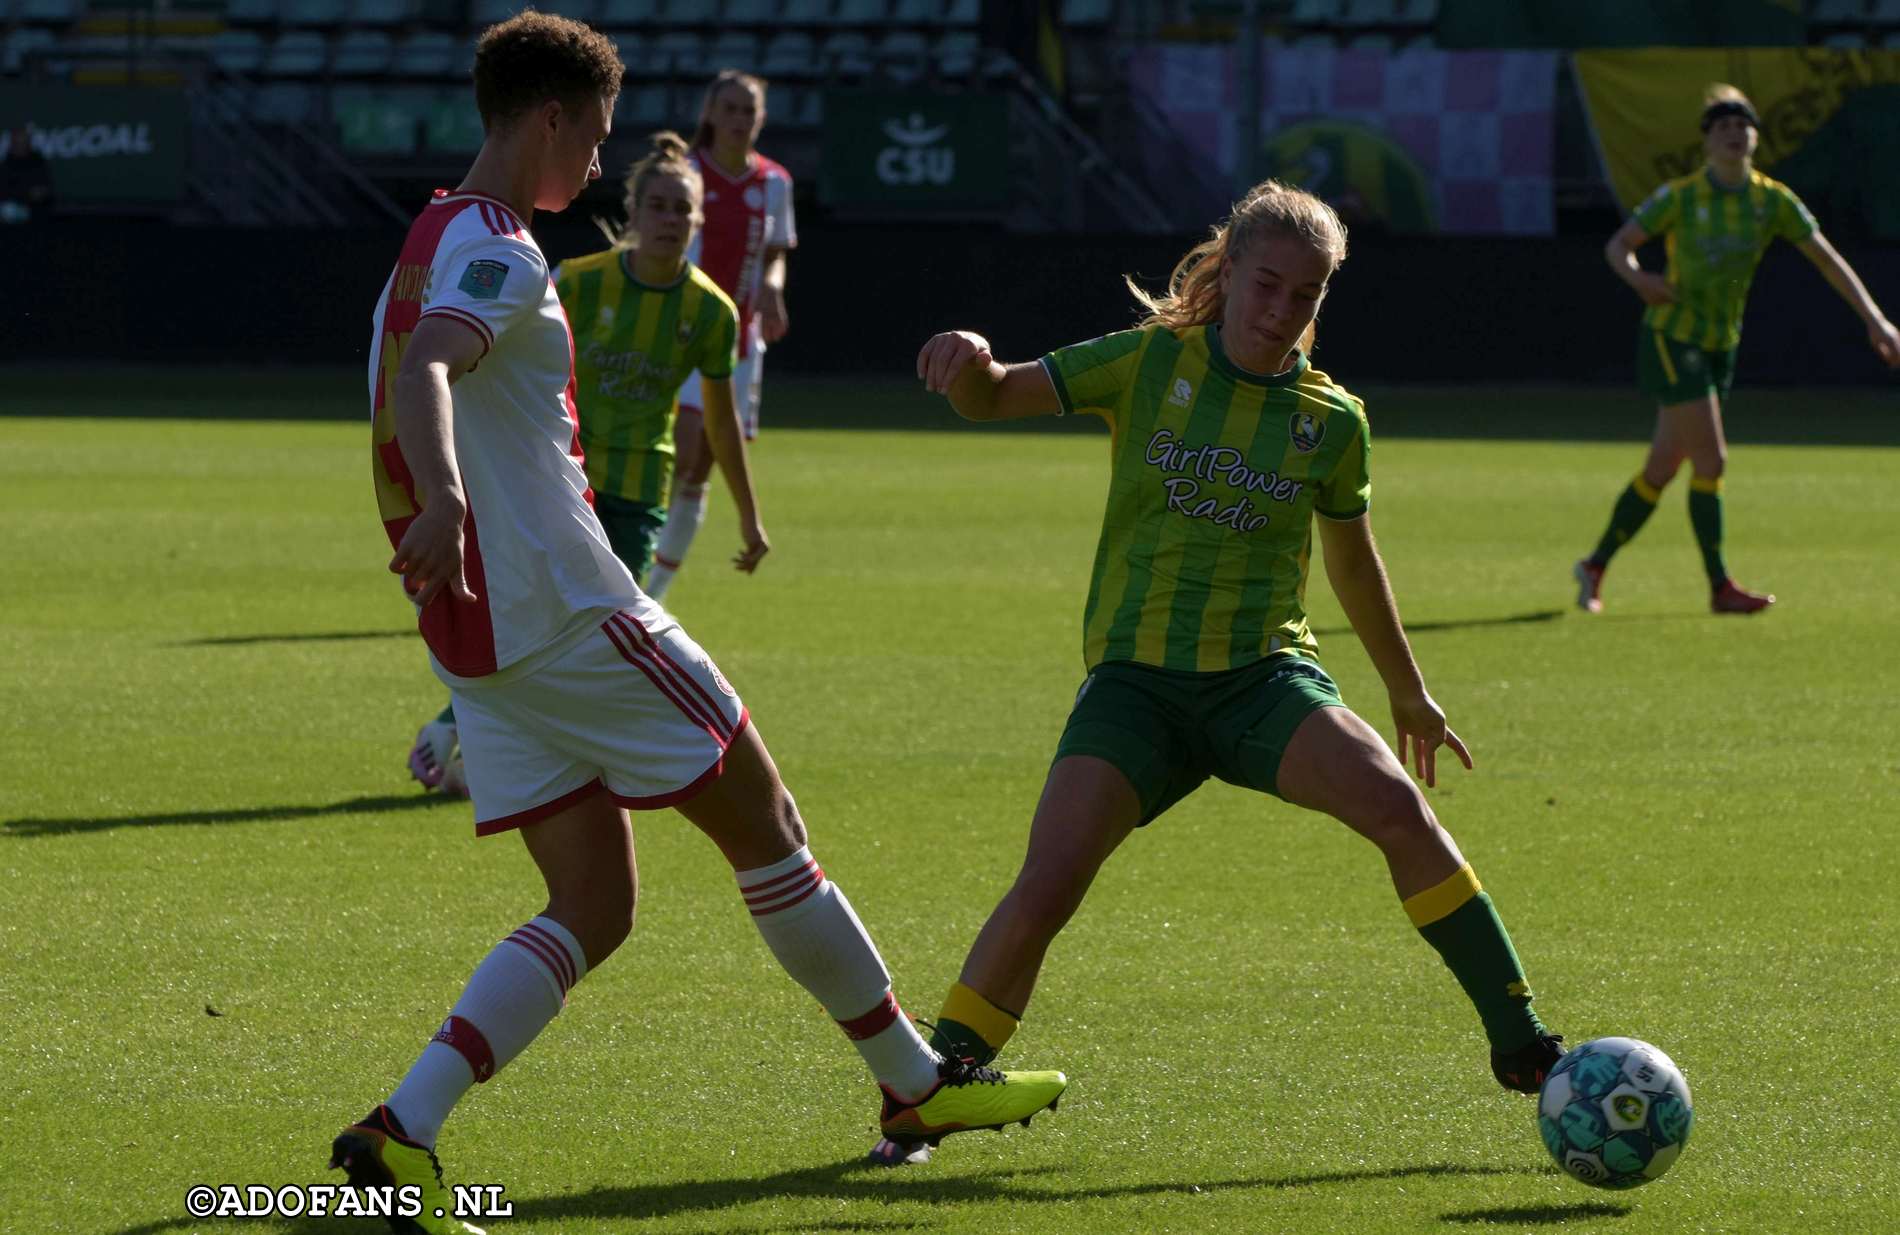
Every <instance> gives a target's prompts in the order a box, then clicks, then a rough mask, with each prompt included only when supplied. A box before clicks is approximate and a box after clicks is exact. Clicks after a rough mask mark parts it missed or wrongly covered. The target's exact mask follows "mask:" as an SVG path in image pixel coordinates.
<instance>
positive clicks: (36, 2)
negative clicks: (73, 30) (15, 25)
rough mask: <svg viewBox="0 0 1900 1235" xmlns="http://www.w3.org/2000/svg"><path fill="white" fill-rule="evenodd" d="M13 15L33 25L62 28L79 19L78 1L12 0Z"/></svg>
mask: <svg viewBox="0 0 1900 1235" xmlns="http://www.w3.org/2000/svg"><path fill="white" fill-rule="evenodd" d="M13 7H14V15H15V17H17V18H18V19H19V20H20V21H22V22H30V23H32V24H35V25H45V26H63V25H66V24H67V23H68V22H72V21H76V20H77V19H78V18H79V13H80V4H79V0H14V6H13Z"/></svg>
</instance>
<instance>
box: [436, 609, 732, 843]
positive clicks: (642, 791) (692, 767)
mask: <svg viewBox="0 0 1900 1235" xmlns="http://www.w3.org/2000/svg"><path fill="white" fill-rule="evenodd" d="M451 693H452V694H453V695H454V698H455V722H456V729H457V730H458V734H459V736H460V739H461V743H462V759H463V765H464V767H465V768H466V769H467V773H468V788H469V796H470V797H471V798H473V799H474V802H475V834H476V835H477V836H491V835H493V834H494V833H496V832H505V831H507V830H508V829H510V828H518V827H521V826H522V825H524V824H529V823H534V822H537V821H538V820H541V819H545V818H547V817H548V816H550V815H553V814H557V813H559V812H560V811H563V810H565V809H567V808H568V807H570V806H572V805H574V804H575V803H577V802H581V801H584V800H585V799H587V798H588V797H591V796H592V795H594V794H596V793H601V792H603V791H604V792H606V793H608V794H611V795H612V797H613V799H614V801H616V802H618V803H619V804H620V805H622V806H625V807H630V808H632V809H634V810H656V809H658V808H660V807H663V806H671V805H673V804H675V803H677V802H682V801H685V800H686V799H687V798H690V797H692V796H693V795H694V794H695V793H697V792H699V790H700V789H702V788H704V787H705V786H706V785H707V784H709V783H710V782H711V781H713V780H714V779H715V778H716V777H718V775H719V773H720V771H721V770H722V769H723V767H724V764H725V754H726V748H727V747H728V746H730V745H731V744H732V742H733V740H734V739H735V738H737V737H738V736H739V734H740V733H741V732H742V731H744V729H745V727H746V724H747V721H748V717H747V715H746V710H745V705H744V704H743V703H741V702H740V701H739V696H738V694H737V693H736V692H735V691H734V690H733V689H732V686H731V685H730V684H729V683H727V681H726V679H725V677H724V675H722V674H721V673H720V672H719V669H718V667H717V666H716V665H714V664H713V662H712V658H711V657H710V656H708V655H706V653H705V651H704V650H702V649H701V648H700V646H699V645H698V644H697V643H695V642H693V640H692V639H691V638H689V637H688V636H687V634H686V632H685V631H684V630H682V629H680V627H679V625H678V624H677V623H675V622H674V621H673V620H672V619H671V618H670V617H667V616H666V615H665V613H664V611H662V610H660V609H659V608H658V606H654V607H653V608H652V609H651V610H648V611H647V613H646V624H645V625H643V624H642V623H641V621H640V620H639V619H638V618H637V617H635V615H634V613H633V612H632V611H630V610H626V609H623V610H621V611H619V612H618V613H614V614H612V615H611V616H609V617H608V618H607V619H606V620H605V621H604V622H602V623H601V625H600V627H599V628H598V629H597V630H593V631H590V632H588V633H587V635H586V636H585V637H583V638H582V639H581V640H580V641H579V642H578V643H576V644H574V645H573V646H572V647H570V648H568V649H567V650H566V651H565V652H563V653H562V654H561V655H560V656H558V657H556V658H555V659H554V660H552V661H550V662H549V663H547V664H545V665H542V666H541V667H539V668H537V669H535V670H534V671H533V672H531V673H529V674H527V675H525V676H524V677H521V678H519V679H516V680H513V681H507V682H502V683H499V684H495V685H484V684H476V685H465V686H458V687H456V688H454V690H453V691H452V692H451Z"/></svg>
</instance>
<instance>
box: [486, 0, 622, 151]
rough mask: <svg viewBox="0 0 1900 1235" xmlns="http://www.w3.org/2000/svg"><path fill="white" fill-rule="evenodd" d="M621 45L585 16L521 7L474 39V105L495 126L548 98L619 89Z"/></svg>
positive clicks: (583, 97)
mask: <svg viewBox="0 0 1900 1235" xmlns="http://www.w3.org/2000/svg"><path fill="white" fill-rule="evenodd" d="M620 73H621V66H620V50H619V49H618V48H616V47H615V46H614V44H613V40H611V39H609V38H608V37H607V36H606V35H604V34H602V33H600V31H598V30H595V29H594V28H593V27H592V26H589V25H587V24H586V23H585V22H578V21H574V20H572V19H571V18H566V17H560V16H557V15H556V14H553V13H537V12H535V11H534V10H533V9H523V10H522V11H521V12H519V13H517V14H515V15H514V16H513V17H510V18H509V19H508V20H507V21H503V22H497V23H495V24H494V25H492V26H490V27H489V28H488V29H486V30H484V31H483V32H482V37H481V39H480V41H479V42H477V43H476V44H475V106H476V107H477V108H479V109H480V111H481V113H482V128H483V129H485V130H489V131H493V130H494V129H496V128H498V127H504V126H506V125H507V124H508V123H509V122H511V121H513V120H515V119H516V118H517V117H519V116H520V115H521V113H523V112H525V111H527V110H528V109H529V108H531V107H534V106H535V105H537V104H539V103H543V102H546V101H547V100H548V99H558V100H559V101H560V102H561V104H562V106H564V107H567V106H574V105H578V104H581V103H584V102H586V101H587V100H588V99H589V98H602V99H607V100H612V99H613V98H614V97H615V96H616V95H618V94H619V93H620Z"/></svg>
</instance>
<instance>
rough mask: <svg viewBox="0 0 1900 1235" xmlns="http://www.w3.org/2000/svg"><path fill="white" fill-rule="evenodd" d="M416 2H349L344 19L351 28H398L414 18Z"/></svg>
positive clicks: (414, 0)
mask: <svg viewBox="0 0 1900 1235" xmlns="http://www.w3.org/2000/svg"><path fill="white" fill-rule="evenodd" d="M416 7H417V6H416V0H349V3H348V5H347V7H346V9H345V13H346V16H345V18H344V20H345V21H347V22H348V23H349V24H350V25H352V26H360V27H388V26H400V25H402V24H403V23H404V22H407V21H410V20H412V19H414V17H415V16H416Z"/></svg>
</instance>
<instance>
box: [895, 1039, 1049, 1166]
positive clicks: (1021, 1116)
mask: <svg viewBox="0 0 1900 1235" xmlns="http://www.w3.org/2000/svg"><path fill="white" fill-rule="evenodd" d="M937 1075H938V1077H939V1078H940V1079H939V1080H938V1081H937V1084H936V1087H935V1088H933V1089H932V1090H931V1091H930V1092H929V1093H927V1094H925V1095H924V1096H923V1097H922V1098H920V1099H919V1100H917V1101H916V1102H900V1101H898V1100H897V1099H896V1098H895V1097H893V1096H892V1095H891V1092H890V1090H888V1089H887V1090H885V1091H884V1113H883V1117H882V1119H880V1120H879V1122H880V1123H881V1124H882V1125H883V1130H884V1137H885V1139H886V1140H887V1141H891V1142H895V1143H897V1144H900V1145H906V1146H908V1145H915V1144H923V1145H935V1144H937V1142H939V1141H941V1140H943V1138H944V1137H946V1136H949V1135H950V1134H951V1133H952V1132H974V1131H975V1130H976V1129H978V1128H1002V1127H1004V1126H1006V1125H1008V1124H1013V1123H1019V1124H1022V1125H1023V1126H1024V1127H1025V1128H1026V1127H1028V1126H1029V1120H1030V1118H1031V1117H1032V1116H1034V1115H1036V1114H1037V1113H1038V1112H1041V1111H1046V1110H1053V1109H1055V1105H1056V1103H1057V1101H1058V1100H1060V1099H1061V1097H1062V1091H1063V1090H1065V1089H1067V1088H1068V1087H1069V1078H1068V1077H1066V1076H1064V1075H1063V1074H1062V1073H1060V1072H999V1071H997V1070H996V1069H995V1068H985V1067H982V1066H980V1065H979V1064H977V1063H975V1062H974V1061H972V1060H968V1059H945V1060H943V1061H942V1062H941V1063H939V1064H938V1065H937ZM893 1165H895V1164H893Z"/></svg>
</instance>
